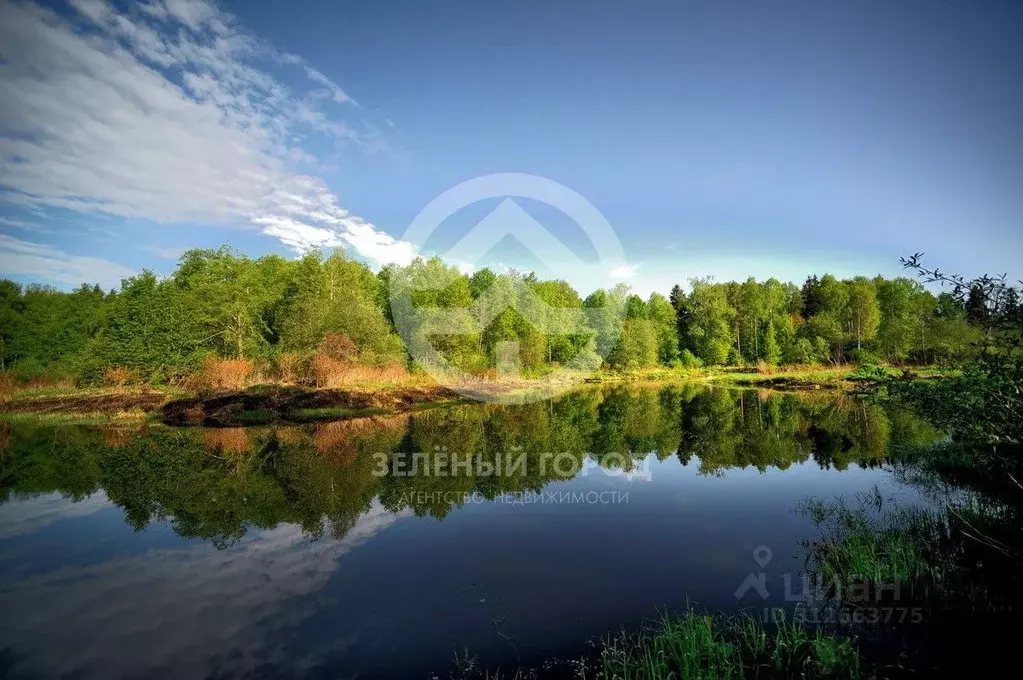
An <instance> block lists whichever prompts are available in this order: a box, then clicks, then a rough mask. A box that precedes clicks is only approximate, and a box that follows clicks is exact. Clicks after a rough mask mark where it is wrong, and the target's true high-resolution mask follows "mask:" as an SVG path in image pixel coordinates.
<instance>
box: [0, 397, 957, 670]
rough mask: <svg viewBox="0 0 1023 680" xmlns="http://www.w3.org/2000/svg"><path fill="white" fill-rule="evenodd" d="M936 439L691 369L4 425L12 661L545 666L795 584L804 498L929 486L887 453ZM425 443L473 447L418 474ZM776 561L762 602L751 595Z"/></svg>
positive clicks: (5, 605)
mask: <svg viewBox="0 0 1023 680" xmlns="http://www.w3.org/2000/svg"><path fill="white" fill-rule="evenodd" d="M936 437H938V433H936V432H934V431H933V430H931V429H930V428H929V427H927V426H926V425H924V424H923V423H922V422H920V421H917V420H915V419H914V418H912V417H910V416H909V415H907V414H904V413H891V412H885V411H882V410H881V409H879V408H877V407H875V406H871V405H868V404H864V403H862V402H859V401H856V400H853V399H849V398H840V397H837V396H833V395H804V396H801V395H779V394H768V393H757V392H751V391H745V392H739V391H725V390H715V391H710V390H700V389H697V388H694V387H688V388H679V387H672V388H664V389H661V388H658V389H652V388H643V389H617V390H610V391H608V390H603V391H600V390H594V391H586V392H580V393H576V394H572V395H568V396H566V397H563V398H561V399H559V400H557V401H554V402H553V403H552V402H543V403H539V404H531V405H526V406H520V407H495V406H484V405H469V406H458V407H452V408H438V409H431V410H427V411H422V412H419V413H416V414H413V415H406V416H401V417H392V418H373V419H364V420H356V421H347V422H340V423H331V424H324V425H316V426H305V427H288V428H284V427H280V428H250V429H240V428H239V429H218V430H202V429H170V428H165V427H155V426H154V427H148V428H134V429H133V428H123V427H117V428H113V427H110V428H83V427H60V428H47V427H40V426H32V425H17V426H13V427H4V429H2V430H0V449H2V450H3V454H2V458H0V676H9V677H58V676H60V677H64V676H75V677H86V678H90V677H124V676H141V675H160V676H165V677H171V676H173V677H176V678H192V677H195V678H203V677H210V676H241V675H246V676H253V675H266V676H270V675H272V676H282V675H284V676H309V677H332V678H346V677H352V678H354V677H358V678H418V677H428V676H429V674H430V673H431V672H436V673H438V674H439V675H441V676H442V677H443V676H446V674H447V670H448V669H449V668H450V667H451V665H452V660H453V657H454V652H455V650H463V649H466V648H467V649H469V650H471V652H472V653H473V654H476V655H478V656H479V659H480V662H481V663H483V664H486V665H491V666H496V665H503V666H505V667H507V666H509V665H516V664H517V663H520V662H521V663H523V664H526V665H535V664H539V663H540V662H542V660H543V659H545V658H548V657H551V656H563V655H578V654H580V653H582V652H585V651H586V645H585V643H586V641H587V640H589V639H592V638H594V637H599V636H600V635H602V634H604V633H607V632H609V631H612V630H617V629H619V628H620V627H622V626H635V625H638V624H639V623H640V622H641V621H642V620H643V619H644V618H645V617H648V616H650V615H651V614H653V613H654V610H655V608H658V607H669V608H683V607H685V605H686V603H687V601H690V602H696V603H699V604H700V605H703V606H706V607H708V608H710V609H713V610H717V609H723V610H732V609H734V608H736V607H752V608H763V607H765V606H772V605H782V604H785V597H784V586H783V576H784V575H785V574H792V575H795V577H796V578H797V579H798V575H799V573H800V572H801V570H802V569H803V568H804V560H805V555H804V554H803V552H802V551H801V543H800V542H801V541H802V540H804V539H807V538H812V537H813V536H814V535H815V530H814V528H813V526H812V525H811V524H810V523H809V521H808V520H807V519H805V518H804V517H802V516H801V515H800V514H799V513H797V512H796V511H795V505H796V503H797V502H798V501H799V500H800V499H802V498H805V497H807V496H811V495H815V496H823V497H833V496H847V497H849V496H852V495H853V494H855V493H857V492H864V491H868V490H870V489H872V488H873V487H874V486H875V485H877V486H878V487H879V488H880V489H881V490H882V492H883V493H885V494H886V495H890V496H895V497H898V498H901V499H903V500H910V501H914V500H916V497H915V495H914V494H913V492H912V491H910V490H907V489H904V488H902V487H900V486H898V485H897V484H896V482H895V481H894V480H893V478H892V476H891V475H890V473H889V472H887V471H886V469H885V464H884V458H885V455H886V452H887V451H888V450H889V447H890V446H892V445H897V444H903V443H919V442H921V441H927V440H928V439H929V438H930V439H933V438H936ZM419 453H424V454H428V455H425V456H423V457H421V458H420V461H419V462H420V464H421V465H422V463H423V462H424V461H426V462H429V463H430V464H431V466H432V467H431V469H432V470H437V469H440V470H441V472H442V473H445V472H450V471H451V467H450V466H449V465H447V462H448V461H450V460H451V459H452V457H455V458H456V459H460V458H458V457H460V456H461V457H462V458H461V459H464V460H468V461H471V462H472V465H468V466H466V467H469V469H466V467H462V468H455V470H456V471H457V473H458V474H457V475H455V476H452V475H450V474H440V475H437V474H431V475H424V474H422V470H421V469H420V474H416V475H408V474H399V473H400V472H401V471H402V470H403V469H408V468H410V467H411V464H410V462H411V460H412V459H413V456H412V454H419ZM509 454H511V455H510V456H509ZM554 454H560V460H559V464H558V465H554V464H553V458H552V456H553V455H554ZM509 457H511V458H512V460H518V459H519V457H522V462H521V464H520V465H519V466H517V467H515V468H514V469H513V470H512V474H510V475H508V474H504V475H486V474H477V473H479V472H481V471H482V472H485V471H486V469H485V468H486V466H485V465H482V467H481V464H480V462H479V461H490V462H491V463H495V464H496V462H497V461H499V460H502V461H506V460H507V459H508V458H509ZM572 460H574V461H575V463H576V464H575V465H574V466H569V465H568V462H569V461H572ZM473 465H474V466H475V467H473ZM502 465H503V463H502ZM570 467H574V469H569V468H570ZM553 468H558V469H557V470H555V469H553ZM505 471H506V472H507V470H505ZM524 493H525V494H527V495H526V496H524V495H523V494H524ZM526 500H528V501H531V502H523V501H526ZM757 551H759V552H757ZM755 552H757V554H756V556H755V554H754V553H755ZM755 557H759V558H760V561H761V562H764V564H763V565H762V566H761V565H760V564H758V561H757V560H756V559H755ZM765 558H768V559H766V561H765ZM761 571H763V572H765V573H766V575H767V578H766V583H767V591H768V595H767V598H766V599H765V598H762V597H761V595H760V594H758V593H757V591H756V590H752V589H751V590H748V591H746V592H745V593H744V594H743V595H742V597H738V598H737V597H736V591H737V589H739V588H740V586H741V585H742V584H743V582H744V581H745V580H746V579H747V577H748V576H749V575H750V574H751V573H759V572H761Z"/></svg>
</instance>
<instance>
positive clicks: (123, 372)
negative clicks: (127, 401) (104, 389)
mask: <svg viewBox="0 0 1023 680" xmlns="http://www.w3.org/2000/svg"><path fill="white" fill-rule="evenodd" d="M134 381H135V373H134V372H133V371H131V370H130V369H127V368H124V367H123V366H110V367H109V368H107V369H106V370H105V371H103V384H104V385H110V386H111V387H124V386H125V385H127V384H128V383H130V382H134Z"/></svg>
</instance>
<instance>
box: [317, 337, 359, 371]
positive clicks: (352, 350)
mask: <svg viewBox="0 0 1023 680" xmlns="http://www.w3.org/2000/svg"><path fill="white" fill-rule="evenodd" d="M316 353H317V354H322V355H323V356H325V357H329V358H330V359H333V360H334V361H338V362H341V363H345V364H348V363H353V362H354V361H355V359H356V357H357V356H358V354H359V348H358V347H356V346H355V343H354V342H352V339H351V338H349V337H348V336H347V335H345V334H344V333H327V335H325V336H324V337H323V340H321V341H320V345H319V347H317V348H316Z"/></svg>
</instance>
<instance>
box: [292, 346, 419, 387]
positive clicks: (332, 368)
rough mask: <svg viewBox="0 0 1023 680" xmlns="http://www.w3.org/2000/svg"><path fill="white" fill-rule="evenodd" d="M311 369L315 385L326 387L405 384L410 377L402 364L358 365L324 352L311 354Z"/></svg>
mask: <svg viewBox="0 0 1023 680" xmlns="http://www.w3.org/2000/svg"><path fill="white" fill-rule="evenodd" d="M311 371H312V374H313V379H314V380H315V383H316V387H319V388H327V389H337V388H340V387H356V386H370V387H379V386H383V385H395V384H399V383H401V384H407V383H409V378H410V377H411V376H410V374H409V372H408V371H407V370H406V369H405V367H404V366H397V365H390V366H359V365H353V364H349V363H346V362H343V361H338V360H337V359H333V358H331V357H329V356H327V355H325V354H316V355H315V356H313V358H312V362H311Z"/></svg>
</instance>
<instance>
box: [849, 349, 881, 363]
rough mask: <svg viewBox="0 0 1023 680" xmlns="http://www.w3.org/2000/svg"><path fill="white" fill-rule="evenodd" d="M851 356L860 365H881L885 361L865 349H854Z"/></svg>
mask: <svg viewBox="0 0 1023 680" xmlns="http://www.w3.org/2000/svg"><path fill="white" fill-rule="evenodd" d="M849 357H850V358H851V359H852V361H853V362H854V363H857V364H859V365H860V366H880V365H881V364H882V363H883V360H882V359H881V357H879V356H878V355H876V354H874V353H873V352H871V351H869V350H865V349H854V350H853V351H852V352H850V353H849Z"/></svg>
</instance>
